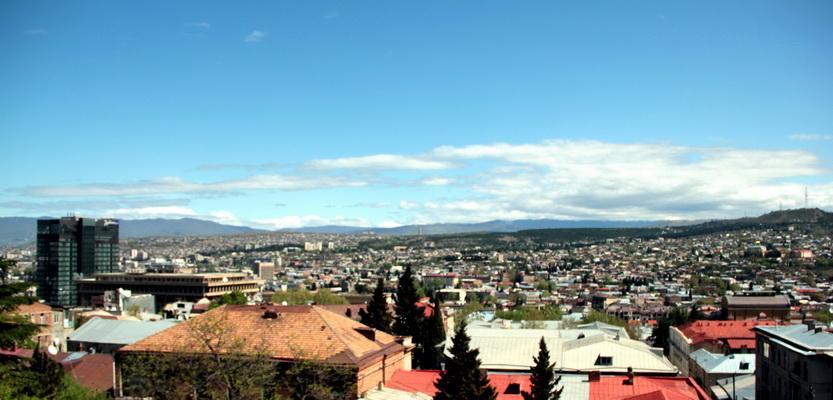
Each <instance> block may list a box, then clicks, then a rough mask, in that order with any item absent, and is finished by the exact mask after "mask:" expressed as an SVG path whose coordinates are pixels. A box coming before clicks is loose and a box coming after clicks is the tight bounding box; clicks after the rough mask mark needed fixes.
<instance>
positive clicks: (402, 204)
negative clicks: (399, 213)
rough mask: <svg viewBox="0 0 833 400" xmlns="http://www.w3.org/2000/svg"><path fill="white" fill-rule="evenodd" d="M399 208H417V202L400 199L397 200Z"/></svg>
mask: <svg viewBox="0 0 833 400" xmlns="http://www.w3.org/2000/svg"><path fill="white" fill-rule="evenodd" d="M399 208H401V209H403V210H413V209H415V208H419V203H414V202H412V201H407V200H402V201H400V202H399Z"/></svg>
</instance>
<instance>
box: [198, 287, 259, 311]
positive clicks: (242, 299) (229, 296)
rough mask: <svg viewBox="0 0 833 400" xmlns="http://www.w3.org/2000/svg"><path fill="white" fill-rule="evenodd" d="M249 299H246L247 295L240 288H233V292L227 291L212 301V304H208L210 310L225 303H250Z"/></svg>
mask: <svg viewBox="0 0 833 400" xmlns="http://www.w3.org/2000/svg"><path fill="white" fill-rule="evenodd" d="M248 303H249V300H248V299H246V295H245V294H243V292H241V291H239V290H233V291H232V292H231V293H225V294H223V295H222V296H220V298H219V299H217V301H213V302H211V305H210V306H208V309H209V310H213V309H215V308H217V307H219V306H222V305H224V304H237V305H245V304H248Z"/></svg>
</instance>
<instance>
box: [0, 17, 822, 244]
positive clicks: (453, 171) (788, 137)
mask: <svg viewBox="0 0 833 400" xmlns="http://www.w3.org/2000/svg"><path fill="white" fill-rule="evenodd" d="M195 4H196V3H189V2H183V3H177V4H176V5H170V4H166V5H165V6H164V11H165V12H164V13H157V12H156V10H155V7H137V6H134V5H130V4H114V3H103V2H102V3H97V4H95V5H88V6H83V7H81V6H78V5H74V6H73V5H71V4H47V3H39V2H8V3H5V4H4V5H3V6H0V21H2V22H3V23H2V24H0V49H2V51H3V52H4V54H7V55H10V56H7V57H4V60H2V61H0V85H2V87H4V88H5V89H4V92H5V95H3V96H0V106H2V108H3V109H4V110H7V112H8V115H7V116H6V118H2V119H0V135H1V136H2V137H3V138H4V142H5V144H6V148H7V149H12V151H7V152H5V154H4V157H3V158H2V161H0V168H3V170H4V171H10V172H7V173H6V174H5V175H6V176H5V179H4V180H3V183H2V184H1V185H0V216H42V215H55V216H60V215H65V214H67V213H69V212H74V213H77V214H79V215H84V216H92V217H115V218H130V219H132V218H150V217H168V218H178V217H195V218H203V219H210V220H214V221H217V222H221V223H227V224H235V225H247V226H254V227H261V228H270V229H278V228H296V227H301V226H315V225H329V224H337V225H358V226H373V227H389V226H397V225H407V224H423V223H438V222H449V223H456V222H481V221H487V220H494V219H538V218H554V219H612V220H660V219H663V220H664V219H701V218H722V217H739V216H743V215H757V214H761V213H764V212H766V211H770V210H774V209H778V208H782V207H783V208H798V207H803V206H804V205H805V188H806V190H807V191H808V194H809V196H808V197H809V199H808V202H807V204H808V205H809V206H810V207H820V208H823V209H827V210H829V209H831V208H833V173H831V168H830V167H831V161H832V160H833V115H831V113H830V112H829V110H830V109H831V104H833V80H831V78H830V76H831V75H830V71H833V52H831V51H830V48H831V43H830V39H829V38H830V37H833V26H831V25H830V24H829V23H827V22H828V21H830V20H831V17H833V5H831V4H829V3H825V2H821V1H819V2H807V3H802V4H779V3H777V2H737V3H732V4H720V3H711V4H702V3H696V4H695V3H680V4H665V3H662V2H648V3H640V4H616V3H607V4H606V5H605V7H596V6H593V5H584V4H573V5H563V4H561V5H559V4H549V3H534V4H531V5H530V6H529V7H525V8H523V9H521V8H516V7H509V6H506V5H501V4H499V3H456V4H443V6H442V7H440V6H439V4H438V3H437V4H420V5H416V4H404V3H375V4H365V5H358V4H342V3H333V2H309V3H306V2H305V3H304V4H302V5H291V4H255V5H253V6H252V7H251V8H250V9H247V10H233V11H230V10H227V9H221V7H219V6H218V5H217V4H205V5H204V6H203V7H195ZM200 4H201V5H202V4H203V3H200ZM159 7H162V3H160V4H159Z"/></svg>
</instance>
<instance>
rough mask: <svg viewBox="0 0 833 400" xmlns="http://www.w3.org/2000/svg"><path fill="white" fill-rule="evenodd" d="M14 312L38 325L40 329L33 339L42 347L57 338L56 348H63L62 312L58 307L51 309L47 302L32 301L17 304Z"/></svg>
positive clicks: (50, 343)
mask: <svg viewBox="0 0 833 400" xmlns="http://www.w3.org/2000/svg"><path fill="white" fill-rule="evenodd" d="M15 314H17V315H22V316H24V317H26V319H28V320H29V321H30V322H31V323H33V324H36V325H40V326H41V328H40V331H39V332H38V333H37V334H36V336H35V338H34V339H35V340H36V341H37V343H38V344H39V345H40V347H42V348H46V347H47V346H50V345H52V344H53V341H54V339H58V340H59V343H58V346H56V347H58V350H62V349H64V345H65V343H62V341H63V338H64V313H63V311H62V310H60V309H53V308H52V307H50V306H49V305H48V304H44V303H32V304H22V305H19V306H17V309H16V310H15Z"/></svg>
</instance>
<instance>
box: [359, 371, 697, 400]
mask: <svg viewBox="0 0 833 400" xmlns="http://www.w3.org/2000/svg"><path fill="white" fill-rule="evenodd" d="M439 374H440V372H439V371H398V372H396V373H395V374H394V375H393V377H392V378H391V379H390V381H389V382H388V383H387V384H386V385H385V386H384V387H383V388H380V389H378V390H373V391H371V392H370V393H368V395H367V397H366V399H368V400H391V399H393V400H427V399H430V398H432V397H433V396H434V394H435V393H436V391H437V389H436V387H435V386H434V382H435V381H436V380H437V379H438V378H439ZM488 376H489V383H490V384H491V385H492V386H493V387H494V388H495V389H496V391H497V399H498V400H522V399H523V396H522V395H521V392H523V391H529V390H530V388H531V384H530V381H529V374H508V373H494V372H491V373H489V374H488ZM560 377H561V381H560V382H559V385H560V388H561V389H563V391H562V393H561V397H560V399H561V400H636V399H639V400H642V399H674V400H709V399H710V397H709V395H708V394H707V393H706V392H705V391H704V390H703V389H702V388H701V387H700V386H699V385H698V384H697V382H695V381H694V380H693V379H691V378H687V377H655V376H642V375H635V376H632V377H623V376H601V375H600V374H598V373H591V374H563V375H560Z"/></svg>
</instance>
